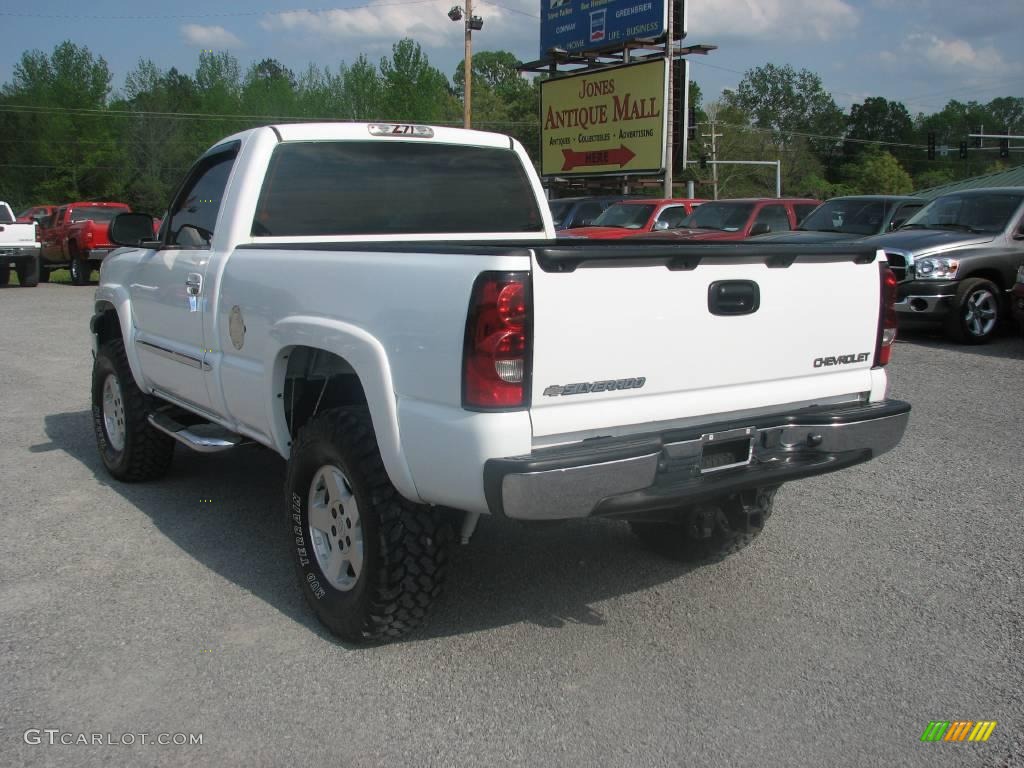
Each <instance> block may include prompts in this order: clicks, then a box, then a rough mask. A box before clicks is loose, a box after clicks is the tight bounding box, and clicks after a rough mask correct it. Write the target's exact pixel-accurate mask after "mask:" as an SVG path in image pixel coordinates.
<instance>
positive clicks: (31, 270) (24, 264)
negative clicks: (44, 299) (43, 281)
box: [17, 256, 40, 288]
mask: <svg viewBox="0 0 1024 768" xmlns="http://www.w3.org/2000/svg"><path fill="white" fill-rule="evenodd" d="M39 270H40V266H39V257H38V256H33V257H32V258H31V259H29V260H28V261H21V262H19V263H18V269H17V272H18V284H19V285H21V287H22V288H35V287H36V286H37V285H39Z"/></svg>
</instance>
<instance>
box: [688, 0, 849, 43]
mask: <svg viewBox="0 0 1024 768" xmlns="http://www.w3.org/2000/svg"><path fill="white" fill-rule="evenodd" d="M859 23H860V15H859V14H858V12H857V11H856V9H854V8H853V7H852V6H851V5H850V4H849V3H847V2H845V1H844V0H718V2H707V0H705V2H701V3H694V4H693V5H692V7H691V8H690V10H689V19H688V20H687V26H688V28H689V29H690V30H693V31H694V32H699V34H700V35H701V36H702V37H704V36H707V37H709V38H710V37H712V36H715V35H717V36H719V37H729V38H737V37H740V38H748V39H749V38H752V39H756V40H760V41H765V40H768V39H773V38H774V39H781V40H806V39H818V40H829V39H831V38H834V37H838V36H843V35H845V34H847V33H850V32H851V31H852V30H853V29H854V28H855V27H857V25H858V24H859Z"/></svg>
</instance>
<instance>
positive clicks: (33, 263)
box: [0, 201, 39, 288]
mask: <svg viewBox="0 0 1024 768" xmlns="http://www.w3.org/2000/svg"><path fill="white" fill-rule="evenodd" d="M12 268H13V269H14V270H15V272H16V273H17V275H18V284H19V285H21V286H23V287H25V288H31V287H32V286H34V285H38V284H39V241H38V240H37V239H36V224H35V222H32V223H30V224H19V223H18V221H17V219H15V217H14V211H12V210H11V206H9V205H8V204H7V203H5V202H3V201H0V285H7V284H8V283H9V282H10V281H11V269H12Z"/></svg>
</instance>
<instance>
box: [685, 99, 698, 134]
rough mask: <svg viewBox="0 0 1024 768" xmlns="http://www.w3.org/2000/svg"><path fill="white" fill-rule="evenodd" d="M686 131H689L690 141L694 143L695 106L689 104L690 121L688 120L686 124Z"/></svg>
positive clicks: (695, 126)
mask: <svg viewBox="0 0 1024 768" xmlns="http://www.w3.org/2000/svg"><path fill="white" fill-rule="evenodd" d="M686 129H687V130H688V131H689V137H690V141H696V140H697V106H696V105H695V104H691V105H690V119H689V122H688V123H687V128H686Z"/></svg>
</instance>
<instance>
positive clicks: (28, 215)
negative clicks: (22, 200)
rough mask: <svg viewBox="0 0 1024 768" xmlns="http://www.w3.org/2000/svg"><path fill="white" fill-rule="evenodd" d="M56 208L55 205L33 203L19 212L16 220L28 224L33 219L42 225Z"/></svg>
mask: <svg viewBox="0 0 1024 768" xmlns="http://www.w3.org/2000/svg"><path fill="white" fill-rule="evenodd" d="M56 210H57V206H56V205H33V206H32V207H31V208H26V209H25V210H24V211H22V212H21V213H19V214H18V217H17V221H18V223H19V224H30V223H31V222H33V221H34V222H36V223H37V224H39V225H40V226H42V225H43V224H44V222H45V221H46V220H47V219H49V218H50V217H51V216H53V212H54V211H56Z"/></svg>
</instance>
